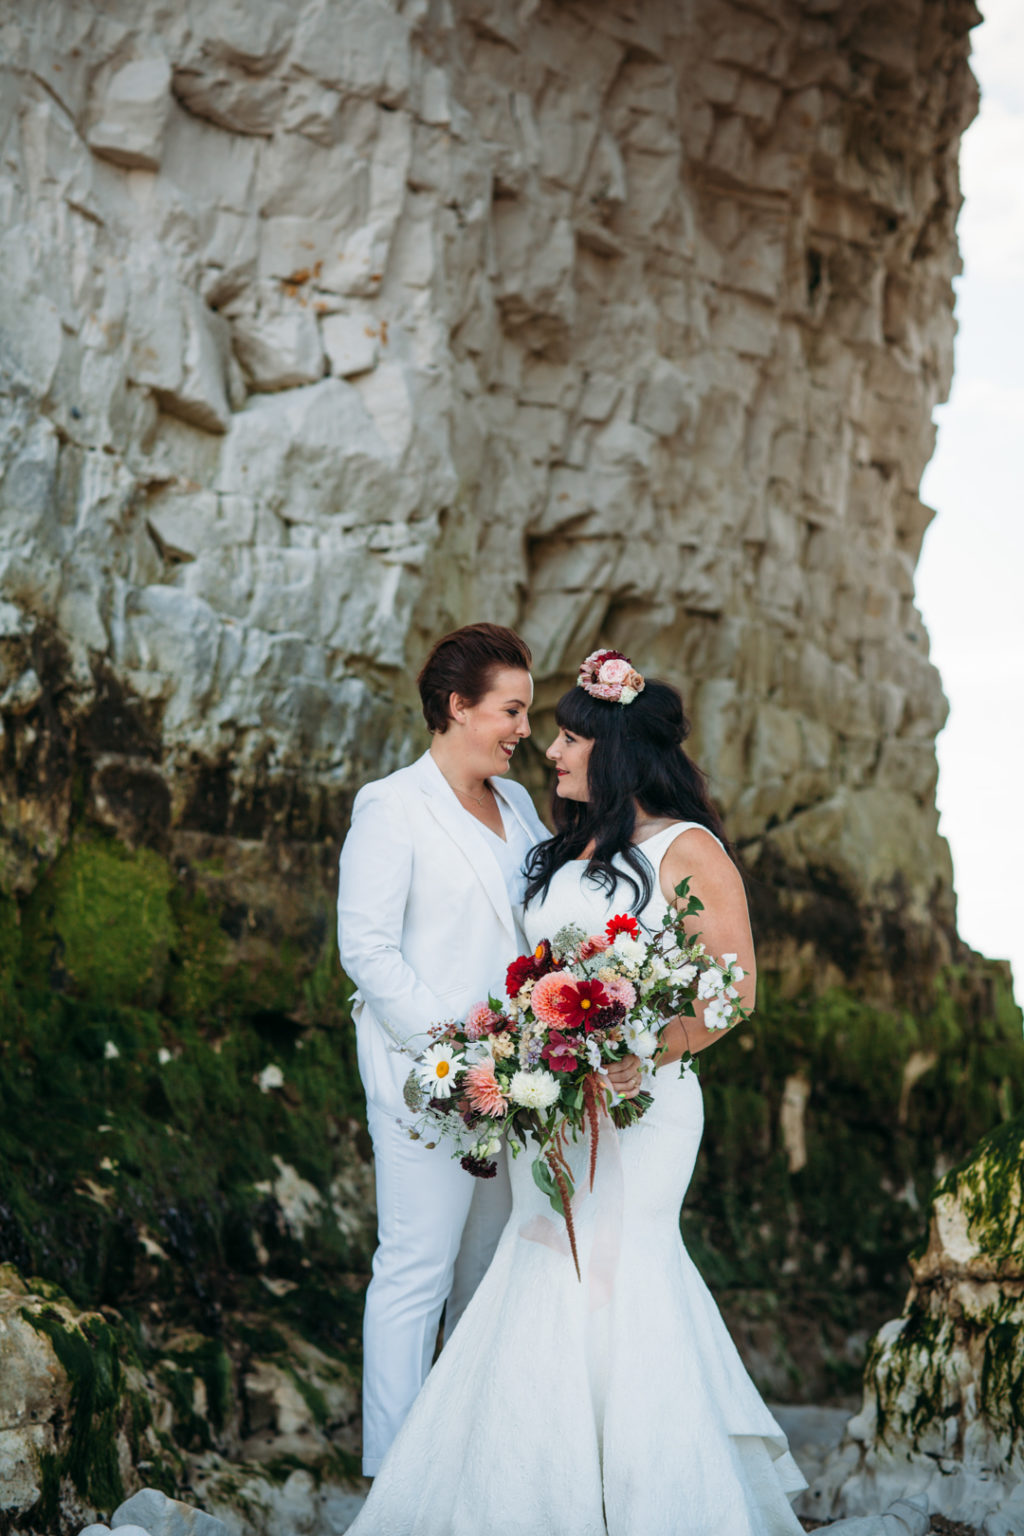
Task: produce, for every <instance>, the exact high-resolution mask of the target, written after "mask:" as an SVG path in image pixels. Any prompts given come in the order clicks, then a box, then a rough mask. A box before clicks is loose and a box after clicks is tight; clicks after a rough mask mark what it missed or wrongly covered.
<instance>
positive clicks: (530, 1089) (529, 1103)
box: [508, 1067, 561, 1109]
mask: <svg viewBox="0 0 1024 1536" xmlns="http://www.w3.org/2000/svg"><path fill="white" fill-rule="evenodd" d="M560 1093H561V1088H560V1087H559V1085H558V1082H557V1080H556V1078H555V1076H554V1074H553V1073H551V1072H547V1071H545V1070H544V1068H543V1067H540V1068H538V1070H537V1071H536V1072H516V1073H515V1075H514V1076H513V1078H512V1081H511V1083H509V1087H508V1096H509V1098H510V1099H511V1100H512V1102H513V1104H520V1105H522V1107H523V1109H550V1108H551V1106H552V1104H555V1103H557V1102H558V1095H559V1094H560Z"/></svg>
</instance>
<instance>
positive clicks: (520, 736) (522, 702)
mask: <svg viewBox="0 0 1024 1536" xmlns="http://www.w3.org/2000/svg"><path fill="white" fill-rule="evenodd" d="M532 703H533V680H532V678H531V677H530V674H529V672H524V671H522V670H521V669H520V668H518V667H498V668H496V670H495V672H494V674H493V676H492V677H491V686H490V687H489V688H488V690H487V692H486V693H485V694H484V695H483V697H482V698H481V699H480V700H478V702H477V703H476V704H466V703H465V702H464V701H463V700H462V699H460V698H459V695H458V694H456V693H453V694H452V695H451V697H450V699H449V701H448V706H449V709H450V711H451V717H452V720H453V722H454V723H455V726H456V727H457V731H456V737H457V740H458V755H459V761H460V764H461V765H462V769H463V771H464V773H465V774H466V776H467V780H466V781H467V783H468V782H470V780H476V779H486V778H489V777H490V776H491V775H492V774H496V773H507V772H508V765H509V763H510V762H511V761H512V756H513V754H514V752H515V750H516V747H517V746H518V744H519V743H520V742H521V741H524V740H525V739H526V737H527V736H529V734H530V721H529V718H528V711H529V708H530V705H531V704H532ZM445 734H446V737H447V736H450V735H452V732H451V731H448V732H446V733H445Z"/></svg>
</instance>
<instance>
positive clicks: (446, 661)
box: [416, 624, 533, 735]
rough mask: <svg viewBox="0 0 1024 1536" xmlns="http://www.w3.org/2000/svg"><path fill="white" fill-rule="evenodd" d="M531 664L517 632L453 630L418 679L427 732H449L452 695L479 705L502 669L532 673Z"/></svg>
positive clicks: (496, 627) (480, 627) (472, 627)
mask: <svg viewBox="0 0 1024 1536" xmlns="http://www.w3.org/2000/svg"><path fill="white" fill-rule="evenodd" d="M532 664H533V657H532V656H531V655H530V647H529V646H528V645H527V643H526V641H525V640H523V639H521V638H520V636H519V635H517V634H516V632H515V630H514V629H505V628H504V626H503V625H501V624H466V625H464V626H463V628H462V629H453V630H452V632H451V634H450V635H445V636H443V638H442V639H440V640H438V641H437V642H436V644H435V645H434V646H433V648H432V649H431V652H430V655H429V656H428V657H427V659H426V661H425V662H424V663H423V667H422V669H421V671H420V675H419V677H418V678H417V679H416V685H417V687H418V688H419V690H420V699H421V701H422V703H423V718H424V720H425V721H426V722H427V728H428V730H431V731H438V732H439V733H440V734H442V735H443V734H444V732H445V731H446V730H447V729H448V724H449V721H450V720H451V714H450V712H449V709H448V700H449V698H450V697H451V695H452V694H453V693H457V694H458V695H459V697H460V698H462V699H465V701H466V703H467V704H479V702H480V700H481V699H482V698H483V696H484V694H485V693H486V692H487V690H488V688H489V687H490V686H491V679H492V678H493V676H494V673H495V672H496V671H497V669H498V668H499V667H522V669H523V670H524V671H525V672H529V670H530V667H531V666H532Z"/></svg>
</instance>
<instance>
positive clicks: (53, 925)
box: [21, 837, 176, 1007]
mask: <svg viewBox="0 0 1024 1536" xmlns="http://www.w3.org/2000/svg"><path fill="white" fill-rule="evenodd" d="M173 883H174V882H173V876H172V873H171V869H170V866H169V865H168V864H167V861H166V860H165V859H163V858H161V857H160V855H159V854H157V853H154V852H153V851H152V850H151V849H149V848H138V849H134V850H132V849H128V848H125V847H124V846H123V845H122V844H120V843H117V842H115V841H113V839H110V838H100V837H82V838H81V839H79V840H77V841H76V842H74V843H72V844H71V845H70V846H69V847H67V848H65V850H64V851H63V853H62V854H61V855H60V857H59V858H58V859H57V861H56V862H55V863H54V864H53V865H52V867H51V868H50V869H49V870H48V871H47V873H46V875H45V876H44V877H43V879H42V880H41V881H40V882H39V884H38V885H37V886H36V888H35V890H34V891H33V893H32V895H31V897H30V898H29V900H28V902H27V903H26V906H25V910H24V913H23V920H22V959H21V970H22V972H23V974H24V976H25V977H26V978H27V979H28V980H30V981H31V982H35V983H36V984H37V985H50V986H53V987H56V988H57V989H59V990H62V991H68V992H71V993H73V994H74V995H76V996H78V997H81V998H83V999H84V1000H86V1001H90V1002H96V1003H103V1004H109V1005H111V1006H113V1007H118V1006H121V1005H131V1004H141V1005H145V1004H147V1003H149V1004H152V1003H154V1002H156V1001H157V1000H158V999H159V997H160V996H161V994H162V992H163V990H164V982H165V978H166V972H167V965H168V960H169V957H170V952H171V948H172V945H173V943H174V940H175V936H176V929H175V922H174V917H173V913H172V910H171V900H170V898H171V892H172V889H173Z"/></svg>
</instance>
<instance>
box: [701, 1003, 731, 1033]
mask: <svg viewBox="0 0 1024 1536" xmlns="http://www.w3.org/2000/svg"><path fill="white" fill-rule="evenodd" d="M731 1015H732V1004H731V1003H727V1002H726V1000H725V998H724V997H714V998H712V1000H711V1002H710V1003H708V1005H707V1007H706V1008H705V1010H704V1028H705V1029H728V1028H729V1020H730V1017H731Z"/></svg>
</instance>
